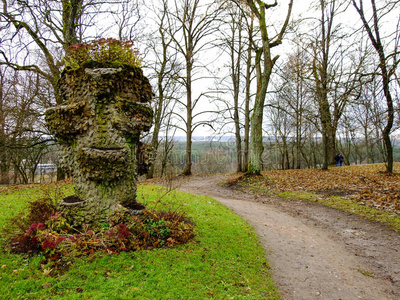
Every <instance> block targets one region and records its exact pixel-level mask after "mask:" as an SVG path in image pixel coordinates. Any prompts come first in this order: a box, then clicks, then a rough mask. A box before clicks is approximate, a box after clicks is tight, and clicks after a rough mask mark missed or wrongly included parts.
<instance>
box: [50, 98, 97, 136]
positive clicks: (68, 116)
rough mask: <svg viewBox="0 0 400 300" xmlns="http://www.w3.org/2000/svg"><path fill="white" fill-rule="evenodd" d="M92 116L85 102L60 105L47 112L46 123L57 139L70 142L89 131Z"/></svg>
mask: <svg viewBox="0 0 400 300" xmlns="http://www.w3.org/2000/svg"><path fill="white" fill-rule="evenodd" d="M91 114H92V112H91V110H90V107H89V106H88V104H86V103H85V102H77V103H71V104H67V105H60V106H56V107H53V108H50V109H48V110H46V123H47V127H48V128H49V130H50V132H52V133H53V134H54V136H55V137H56V138H58V139H62V140H64V141H69V140H71V139H73V138H74V137H75V135H77V134H80V133H82V132H84V131H86V130H87V129H88V126H89V119H90V116H91Z"/></svg>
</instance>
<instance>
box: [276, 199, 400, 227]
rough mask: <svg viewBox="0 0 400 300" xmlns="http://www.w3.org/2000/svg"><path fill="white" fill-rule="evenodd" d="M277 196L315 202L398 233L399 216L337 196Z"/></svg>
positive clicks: (399, 225)
mask: <svg viewBox="0 0 400 300" xmlns="http://www.w3.org/2000/svg"><path fill="white" fill-rule="evenodd" d="M278 196H279V197H282V198H289V199H292V198H293V199H298V200H305V201H309V202H317V203H319V204H322V205H324V206H327V207H331V208H335V209H339V210H342V211H346V212H350V213H352V214H355V215H358V216H360V217H362V218H366V219H369V220H371V221H374V222H380V223H384V224H386V225H388V226H389V227H390V228H391V229H393V230H394V231H397V232H400V216H398V215H396V214H393V213H390V212H387V211H384V210H378V209H375V208H372V207H368V206H365V205H360V204H358V203H355V202H354V201H351V200H346V199H343V198H341V197H338V196H330V197H321V196H319V195H317V194H314V193H311V192H282V193H279V194H278Z"/></svg>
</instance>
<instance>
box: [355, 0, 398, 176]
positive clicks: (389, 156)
mask: <svg viewBox="0 0 400 300" xmlns="http://www.w3.org/2000/svg"><path fill="white" fill-rule="evenodd" d="M352 4H353V6H354V8H355V9H356V11H357V13H358V15H359V16H360V19H361V21H362V24H363V28H364V30H365V31H366V32H367V35H368V38H369V40H370V42H371V44H372V46H373V48H374V50H375V52H376V54H377V55H378V58H379V59H378V65H377V66H376V67H377V69H379V73H378V74H379V76H380V77H381V80H382V89H383V94H384V96H385V99H386V105H387V111H386V117H387V118H386V125H385V128H384V129H383V131H382V138H383V143H384V146H385V152H386V162H387V164H386V171H387V172H388V173H392V172H393V147H392V142H391V139H390V133H391V131H392V127H393V122H394V105H393V98H392V93H391V79H392V78H393V77H394V76H395V74H396V73H395V72H396V68H397V65H398V59H397V57H398V54H399V49H398V47H397V46H398V41H399V38H400V31H399V26H398V24H399V22H400V17H399V16H396V17H397V18H398V20H397V22H396V28H395V31H393V32H391V34H389V35H388V38H387V39H386V40H385V37H384V36H385V35H383V29H382V28H381V24H382V22H383V18H384V17H385V16H387V15H388V14H390V13H391V12H393V11H398V9H399V5H400V2H399V1H378V5H380V6H377V4H376V1H375V0H370V7H369V8H368V9H369V11H370V12H371V14H372V15H371V16H370V17H368V16H367V13H368V11H366V10H365V9H364V1H363V0H352ZM393 35H394V36H393ZM390 38H391V39H393V40H394V46H395V47H394V49H393V50H392V51H390V50H389V49H388V47H389V45H390V42H391V41H390V40H389V39H390ZM385 45H386V46H385ZM391 59H393V60H394V63H392V64H391Z"/></svg>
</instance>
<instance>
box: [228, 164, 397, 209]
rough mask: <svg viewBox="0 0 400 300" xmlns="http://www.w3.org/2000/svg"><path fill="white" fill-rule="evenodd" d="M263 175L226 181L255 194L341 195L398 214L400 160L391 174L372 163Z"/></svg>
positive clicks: (266, 173) (264, 173)
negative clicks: (300, 193)
mask: <svg viewBox="0 0 400 300" xmlns="http://www.w3.org/2000/svg"><path fill="white" fill-rule="evenodd" d="M262 175H263V176H258V177H242V178H236V179H234V180H233V181H232V182H228V184H235V185H239V186H240V184H241V182H244V185H245V186H246V189H250V190H253V192H254V193H257V194H260V193H268V192H273V193H280V192H288V191H305V192H314V193H317V194H320V195H322V196H340V197H343V198H346V199H350V200H353V201H355V202H358V203H359V204H363V205H367V206H369V207H374V208H378V209H384V210H387V211H392V212H395V213H396V214H400V163H395V165H394V172H393V174H388V173H386V172H385V165H383V164H374V165H359V166H347V167H333V168H330V169H329V170H328V171H322V170H320V169H300V170H281V171H267V172H263V173H262ZM250 178H251V179H250ZM235 182H236V183H235Z"/></svg>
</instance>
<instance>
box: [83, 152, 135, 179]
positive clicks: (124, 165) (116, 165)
mask: <svg viewBox="0 0 400 300" xmlns="http://www.w3.org/2000/svg"><path fill="white" fill-rule="evenodd" d="M77 160H78V164H79V167H80V169H81V171H82V173H84V174H85V175H86V176H87V178H89V179H92V180H102V181H112V180H114V179H116V178H119V177H121V176H124V175H125V174H127V173H129V172H130V169H131V163H130V155H129V150H128V149H126V148H122V147H121V148H119V147H111V148H101V147H90V148H89V147H88V148H86V147H82V148H81V149H79V150H78V155H77Z"/></svg>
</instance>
